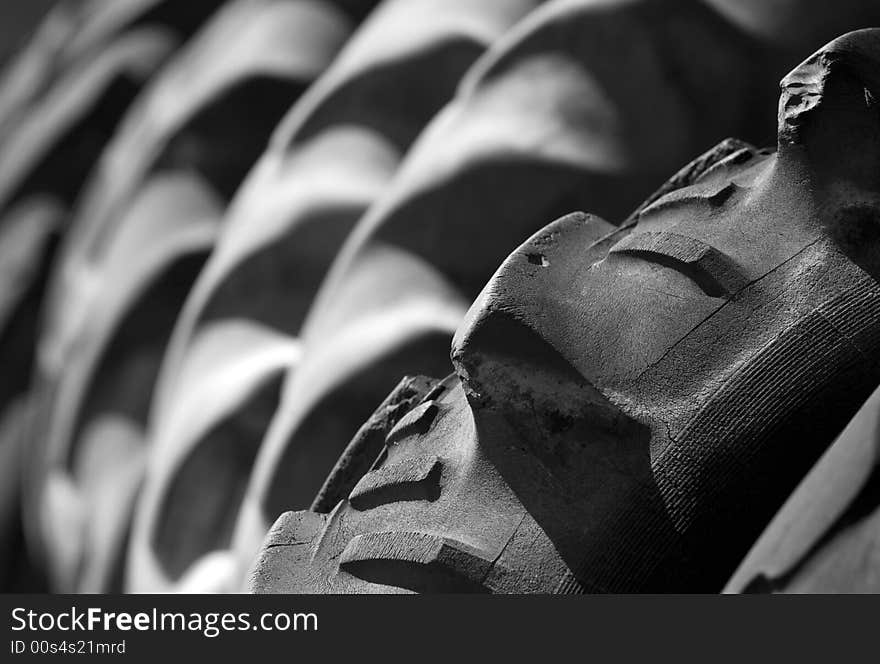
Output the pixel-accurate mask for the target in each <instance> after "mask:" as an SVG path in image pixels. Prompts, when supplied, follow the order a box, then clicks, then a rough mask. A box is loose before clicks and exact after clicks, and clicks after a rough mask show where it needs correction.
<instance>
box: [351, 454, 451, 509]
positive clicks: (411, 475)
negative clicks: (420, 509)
mask: <svg viewBox="0 0 880 664" xmlns="http://www.w3.org/2000/svg"><path fill="white" fill-rule="evenodd" d="M442 473H443V463H442V462H441V461H440V459H439V458H437V457H421V458H416V459H406V460H404V461H401V462H399V463H394V464H389V465H387V466H383V467H381V468H379V469H378V470H373V471H370V472H369V473H367V474H366V475H364V477H363V478H361V481H360V482H358V483H357V486H355V488H354V490H353V491H352V493H351V496H350V497H349V499H348V500H349V502H350V503H351V506H352V507H354V508H355V509H356V510H367V509H371V508H373V507H378V506H380V505H386V504H388V503H394V502H402V501H407V500H427V501H435V500H437V498H439V497H440V477H441V475H442Z"/></svg>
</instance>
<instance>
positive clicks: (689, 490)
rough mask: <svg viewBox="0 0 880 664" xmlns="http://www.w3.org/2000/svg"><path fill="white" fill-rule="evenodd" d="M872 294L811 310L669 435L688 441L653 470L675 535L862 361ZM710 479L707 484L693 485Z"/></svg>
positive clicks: (874, 312)
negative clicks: (791, 419) (856, 311)
mask: <svg viewBox="0 0 880 664" xmlns="http://www.w3.org/2000/svg"><path fill="white" fill-rule="evenodd" d="M877 295H878V289H877V287H876V285H872V284H869V283H868V282H863V283H861V284H857V285H856V286H855V287H854V288H852V289H849V290H847V291H846V292H845V293H843V294H841V295H839V296H838V297H835V298H833V299H832V300H830V301H829V302H826V303H825V304H823V305H822V306H820V307H817V309H816V310H814V311H813V312H812V313H811V314H809V315H807V316H806V317H804V318H803V319H801V320H800V321H798V322H797V323H796V324H794V325H792V326H791V327H789V328H788V329H787V330H785V331H784V332H783V333H782V334H780V335H779V337H778V338H777V339H776V340H775V341H774V342H773V343H771V344H769V345H768V346H767V347H765V348H764V349H763V350H762V351H761V352H760V353H759V354H758V356H757V357H756V358H755V360H754V361H753V362H751V363H750V364H749V365H747V366H746V367H745V368H744V369H743V370H742V371H741V372H739V373H738V374H737V375H735V376H733V377H732V378H731V379H730V380H729V381H728V382H727V383H725V384H724V385H723V386H722V387H721V388H720V389H719V390H718V392H717V393H716V395H714V396H713V398H712V399H711V401H710V402H709V403H708V404H707V406H706V408H704V409H703V410H702V411H701V412H700V413H699V414H698V415H697V416H696V417H695V418H694V419H693V420H692V421H691V422H690V423H689V424H688V425H687V426H686V427H685V429H684V430H683V431H682V432H681V433H680V434H679V435H677V436H676V437H675V438H676V440H677V441H686V442H687V444H686V445H682V444H678V443H673V444H672V445H670V446H669V447H668V448H667V450H666V451H665V452H664V453H663V455H662V456H661V458H660V459H659V463H657V464H656V465H657V468H656V471H655V473H656V477H657V481H658V486H659V488H660V491H661V494H662V495H663V498H664V502H665V503H666V505H667V507H668V509H669V513H670V516H671V518H672V520H673V522H674V523H675V524H676V527H677V528H678V529H679V530H682V531H683V530H685V529H687V528H688V527H689V526H690V525H691V524H692V523H693V521H694V520H695V519H696V518H697V517H698V515H697V509H698V505H697V497H698V496H700V497H702V498H703V499H704V500H705V497H706V496H708V495H712V494H715V493H717V492H720V491H723V490H724V488H725V487H726V486H727V485H728V482H731V481H733V478H735V477H742V476H743V473H744V472H745V473H746V475H747V474H748V473H747V472H746V469H747V468H749V467H750V466H751V464H752V463H753V462H754V459H755V458H756V457H758V456H759V455H760V454H761V453H762V452H763V451H764V450H765V449H766V448H767V444H768V441H772V439H773V436H774V435H775V432H776V429H777V427H778V426H779V425H781V424H782V423H783V422H784V420H785V418H786V417H787V416H789V415H790V414H791V413H793V412H797V411H798V410H799V409H800V408H803V407H806V406H807V405H808V404H810V403H821V396H822V394H823V388H825V386H827V385H828V384H829V383H830V384H835V381H836V380H840V376H842V375H844V374H846V373H847V372H850V371H853V370H854V369H855V368H857V367H858V366H860V365H861V364H863V363H864V362H865V361H866V359H865V356H864V355H863V352H864V350H867V348H870V347H871V346H873V344H875V343H876V342H877V340H876V339H874V338H873V333H872V329H873V328H874V327H875V326H876V321H877V320H878V318H880V299H878V297H877ZM856 304H858V305H859V306H860V307H864V309H862V311H863V312H864V313H863V315H862V316H854V315H853V314H852V311H851V310H852V307H853V306H854V305H856ZM866 347H867V348H866ZM856 387H857V386H856ZM731 436H736V440H737V441H738V443H739V444H737V445H734V444H733V442H734V441H733V440H731ZM708 464H712V466H713V468H712V470H711V472H710V471H708V470H707V469H706V468H705V466H707V465H708ZM709 477H711V478H713V480H712V484H713V485H712V486H711V487H710V486H703V485H700V486H698V484H700V483H702V484H705V482H706V480H705V479H701V478H709Z"/></svg>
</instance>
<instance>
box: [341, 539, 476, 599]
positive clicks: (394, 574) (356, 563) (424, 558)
mask: <svg viewBox="0 0 880 664" xmlns="http://www.w3.org/2000/svg"><path fill="white" fill-rule="evenodd" d="M339 567H340V569H341V570H343V571H345V572H348V573H349V574H351V575H352V576H356V577H358V578H360V579H363V580H364V581H368V582H370V583H379V584H382V585H387V586H396V587H398V588H405V589H407V590H412V591H413V592H420V593H425V592H432V593H443V592H448V593H462V592H472V593H485V592H489V590H488V589H487V588H486V587H485V586H484V585H483V579H485V577H486V575H487V574H488V573H489V571H490V570H491V569H492V560H489V559H488V558H486V557H485V556H483V555H481V553H480V552H479V551H477V550H475V549H473V548H471V547H469V546H467V545H466V544H462V543H461V542H456V541H454V540H450V539H447V538H444V537H437V536H435V535H426V534H424V533H416V532H380V533H367V534H364V535H358V536H356V537H354V538H352V540H351V541H350V542H349V543H348V545H347V546H346V547H345V550H344V551H343V552H342V556H341V557H340V559H339Z"/></svg>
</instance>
